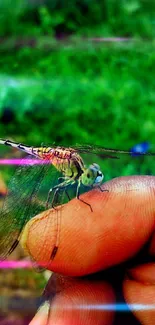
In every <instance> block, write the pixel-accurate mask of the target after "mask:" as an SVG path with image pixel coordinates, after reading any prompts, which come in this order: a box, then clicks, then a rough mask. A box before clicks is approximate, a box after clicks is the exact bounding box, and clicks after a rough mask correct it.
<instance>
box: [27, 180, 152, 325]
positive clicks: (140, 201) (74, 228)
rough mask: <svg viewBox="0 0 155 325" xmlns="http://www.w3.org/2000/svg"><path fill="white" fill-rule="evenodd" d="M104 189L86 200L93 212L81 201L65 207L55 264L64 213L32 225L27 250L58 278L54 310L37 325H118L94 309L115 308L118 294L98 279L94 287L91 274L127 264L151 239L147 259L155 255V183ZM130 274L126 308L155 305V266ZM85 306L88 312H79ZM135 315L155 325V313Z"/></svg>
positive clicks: (115, 183)
mask: <svg viewBox="0 0 155 325" xmlns="http://www.w3.org/2000/svg"><path fill="white" fill-rule="evenodd" d="M102 188H103V189H106V190H108V191H107V192H101V191H100V190H98V189H94V190H92V191H90V192H88V193H86V194H84V195H83V196H82V199H83V200H85V201H86V202H87V203H89V204H91V206H92V208H93V212H91V211H90V209H89V207H88V206H87V205H86V204H84V203H82V202H80V201H79V200H77V199H74V200H72V201H70V202H68V203H67V204H66V205H65V206H63V208H62V210H61V227H60V237H59V246H58V251H57V254H56V256H55V258H54V260H53V261H51V262H50V263H49V257H50V254H51V252H52V247H53V245H54V240H55V238H54V236H52V231H51V229H52V225H53V224H54V223H53V220H56V216H57V213H58V211H57V210H50V211H49V212H48V213H47V212H44V213H43V214H41V215H39V216H37V217H35V218H34V219H32V220H31V221H30V222H29V223H28V224H27V226H26V228H25V231H24V234H23V238H22V242H23V245H24V247H25V248H26V250H27V251H28V252H29V253H30V254H31V255H32V256H33V258H35V259H36V260H37V261H38V262H39V263H40V264H45V263H46V265H47V267H48V269H50V270H52V271H53V272H56V273H57V274H56V275H54V276H53V278H52V279H51V280H50V281H49V283H48V285H47V288H46V295H48V296H50V295H51V296H52V297H53V298H52V300H51V304H50V306H49V305H47V304H44V306H43V307H42V308H41V309H40V311H39V312H38V313H37V314H36V316H35V317H34V319H33V320H32V322H31V323H30V324H31V325H35V324H37V325H39V324H40V325H45V324H47V318H48V324H55V325H60V324H61V325H70V324H72V325H83V324H90V325H91V324H95V325H97V324H99V325H100V324H104V325H106V324H107V325H111V324H113V320H114V316H115V315H114V312H112V311H104V310H100V311H97V310H96V309H95V307H94V309H90V308H89V305H91V306H92V305H93V306H95V305H96V306H97V305H98V304H114V303H115V292H114V289H113V287H112V285H111V284H110V283H107V282H106V281H105V280H104V278H103V280H102V279H98V275H97V274H96V278H95V280H94V278H93V281H91V280H90V278H89V277H88V274H92V273H96V272H98V271H101V270H105V269H108V268H109V267H113V266H115V265H118V264H121V263H123V262H124V261H127V260H128V259H130V258H131V257H133V256H135V255H136V254H137V253H138V252H139V251H140V250H141V248H142V247H143V246H144V244H145V243H146V242H148V240H149V239H150V244H149V247H148V252H147V254H148V255H152V257H153V256H154V255H155V235H154V229H155V199H154V198H155V177H151V176H132V177H120V178H115V179H113V180H111V181H109V182H107V183H104V185H103V186H102ZM38 248H39V249H38ZM126 271H128V275H127V273H126V274H125V275H124V281H123V293H124V298H125V300H126V302H127V303H128V304H133V303H134V304H135V303H136V304H145V305H146V304H151V305H153V304H155V263H148V264H143V265H140V266H139V265H138V266H135V267H134V269H130V270H126ZM59 274H61V275H59ZM53 279H54V280H53ZM53 281H54V282H53ZM53 285H54V288H55V289H53ZM53 290H55V293H54V295H53ZM79 305H82V306H85V307H84V308H83V309H82V308H81V310H80V309H79V310H78V309H77V306H79ZM66 306H70V308H69V309H67V308H66ZM47 307H48V308H47ZM60 307H61V308H60ZM49 310H50V312H49ZM133 313H134V315H135V317H136V318H137V319H138V320H139V321H140V323H141V324H144V325H153V324H155V310H153V309H151V310H147V311H145V310H143V311H134V312H133Z"/></svg>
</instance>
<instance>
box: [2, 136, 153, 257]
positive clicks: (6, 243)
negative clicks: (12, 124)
mask: <svg viewBox="0 0 155 325" xmlns="http://www.w3.org/2000/svg"><path fill="white" fill-rule="evenodd" d="M0 144H1V145H5V146H10V147H13V148H16V149H18V150H20V151H23V152H24V153H26V154H28V155H30V156H33V157H35V158H37V159H39V160H41V161H42V162H43V163H42V164H38V165H34V164H33V163H32V164H30V165H23V166H21V167H20V168H18V169H17V170H16V172H15V175H14V176H13V177H12V178H11V181H10V184H9V191H8V194H7V196H6V199H5V201H4V204H3V207H2V210H1V213H0V259H5V258H7V257H8V256H9V255H10V254H11V253H12V252H13V250H14V249H15V248H16V247H17V245H18V243H19V241H20V237H21V233H22V231H23V229H24V227H25V225H26V224H27V222H28V221H29V220H30V219H31V218H33V217H34V216H35V215H36V214H37V213H40V212H41V211H45V210H47V213H49V212H48V211H49V210H48V209H49V208H51V207H52V208H53V209H57V205H59V204H61V199H62V197H63V195H66V197H67V200H70V196H69V194H68V189H69V188H70V187H71V186H75V190H76V191H75V192H76V193H75V196H76V198H77V199H78V200H80V201H81V202H83V204H86V205H87V206H88V209H90V210H91V212H93V208H92V206H91V205H90V204H89V203H88V202H86V201H85V200H83V199H82V198H81V197H80V189H81V187H82V186H83V187H86V188H89V189H92V188H99V190H100V191H107V190H106V189H102V187H101V184H102V182H103V179H104V174H103V172H102V171H101V168H100V166H99V165H98V164H97V163H96V162H93V163H91V164H90V165H89V166H88V167H87V166H86V165H85V162H84V159H83V158H82V155H88V156H89V155H90V154H93V155H95V156H96V157H99V158H100V159H101V160H102V159H106V158H107V159H111V160H118V159H120V158H121V157H122V156H123V155H124V156H126V155H128V156H129V155H131V152H130V151H125V150H116V149H106V148H104V147H101V146H90V145H77V146H72V147H62V146H55V145H52V146H40V147H33V146H28V145H24V144H22V143H16V142H13V141H11V140H4V139H0ZM154 155H155V154H154V153H140V156H154ZM50 166H53V167H54V170H57V171H58V173H59V174H60V175H61V176H60V177H58V174H57V173H54V172H53V169H52V171H51V172H50V169H49V168H50ZM54 177H55V178H57V182H56V185H54V186H50V184H51V183H52V181H53V179H54ZM47 180H48V182H50V184H49V189H48V193H47V196H46V200H45V204H44V205H42V204H40V201H39V200H38V201H37V198H38V197H39V193H40V191H41V188H43V187H44V186H45V183H46V181H47ZM53 183H54V182H53ZM53 183H52V184H53ZM43 184H44V185H43ZM58 211H59V210H58ZM60 219H61V215H59V216H58V215H57V217H56V220H55V219H54V221H53V226H54V233H53V237H54V244H53V247H52V250H51V251H52V252H51V255H50V260H53V259H54V257H55V255H56V253H57V250H58V246H59V234H60V221H61V220H60ZM47 227H48V225H47ZM44 231H45V229H44ZM38 254H39V253H38Z"/></svg>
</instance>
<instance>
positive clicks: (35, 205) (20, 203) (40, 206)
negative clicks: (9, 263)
mask: <svg viewBox="0 0 155 325" xmlns="http://www.w3.org/2000/svg"><path fill="white" fill-rule="evenodd" d="M50 167H51V166H49V165H48V164H40V165H30V166H22V167H20V168H18V169H17V171H16V172H15V175H14V176H13V177H12V179H11V181H10V184H9V186H8V188H9V192H8V195H7V197H6V199H5V201H4V204H3V207H2V210H1V212H0V258H1V259H4V258H6V257H7V256H8V255H9V254H10V253H11V251H13V250H14V248H15V247H16V245H17V244H18V239H19V236H20V234H21V231H22V230H23V228H24V226H25V225H26V223H27V222H28V221H29V220H30V219H31V218H32V217H34V216H35V215H36V214H38V213H40V212H41V211H44V210H45V200H46V197H47V193H46V194H45V199H44V201H43V200H42V199H39V193H40V190H41V188H42V184H43V182H44V180H45V177H47V175H48V173H49V170H50ZM53 168H54V167H53ZM50 176H51V177H52V178H53V179H54V175H53V170H52V173H51V174H50V175H49V177H50ZM51 182H52V181H51ZM44 185H45V184H44ZM49 186H51V184H50V185H49ZM40 198H41V197H40Z"/></svg>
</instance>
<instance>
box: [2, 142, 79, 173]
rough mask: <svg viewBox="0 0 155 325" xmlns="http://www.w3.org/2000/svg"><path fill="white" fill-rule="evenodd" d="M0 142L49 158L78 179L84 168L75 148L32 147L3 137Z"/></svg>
mask: <svg viewBox="0 0 155 325" xmlns="http://www.w3.org/2000/svg"><path fill="white" fill-rule="evenodd" d="M0 144H4V145H7V146H10V147H14V148H17V149H19V150H21V151H24V152H26V153H27V154H29V155H33V156H35V157H38V158H39V159H45V160H48V161H50V162H51V164H52V165H53V166H55V168H56V169H58V170H59V171H60V172H62V173H63V174H64V175H65V176H67V177H73V178H75V179H77V178H78V177H80V175H81V174H82V173H83V170H84V164H83V160H82V158H81V157H80V156H79V155H78V153H77V152H76V151H75V150H74V149H73V148H64V147H56V148H52V147H32V146H26V145H24V144H22V143H16V142H13V141H10V140H3V139H0Z"/></svg>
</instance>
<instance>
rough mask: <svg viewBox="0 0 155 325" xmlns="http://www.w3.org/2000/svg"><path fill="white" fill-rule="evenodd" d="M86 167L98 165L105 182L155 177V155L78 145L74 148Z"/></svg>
mask: <svg viewBox="0 0 155 325" xmlns="http://www.w3.org/2000/svg"><path fill="white" fill-rule="evenodd" d="M73 148H74V149H75V150H76V151H77V153H78V154H79V155H80V156H81V157H82V158H83V161H84V163H85V164H86V165H88V164H90V163H97V164H99V165H100V168H101V170H102V172H103V174H104V175H105V180H109V179H111V178H113V177H119V176H129V175H154V173H155V167H154V165H155V164H154V159H155V153H153V152H148V153H146V154H138V155H136V156H133V154H132V152H130V151H124V150H116V149H108V148H104V147H101V146H91V145H82V146H81V145H79V146H78V145H77V146H75V147H73Z"/></svg>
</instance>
